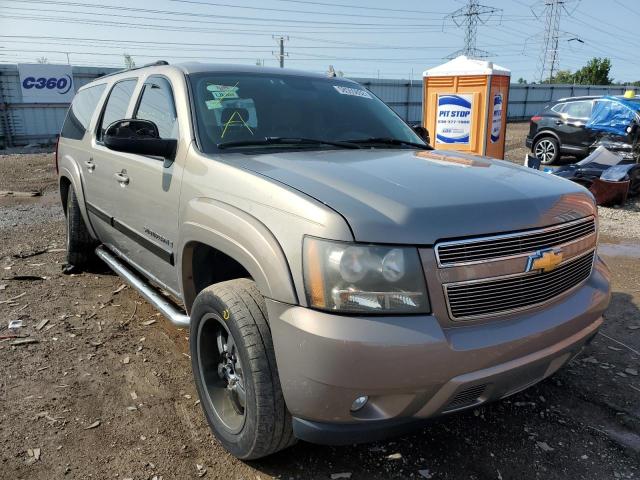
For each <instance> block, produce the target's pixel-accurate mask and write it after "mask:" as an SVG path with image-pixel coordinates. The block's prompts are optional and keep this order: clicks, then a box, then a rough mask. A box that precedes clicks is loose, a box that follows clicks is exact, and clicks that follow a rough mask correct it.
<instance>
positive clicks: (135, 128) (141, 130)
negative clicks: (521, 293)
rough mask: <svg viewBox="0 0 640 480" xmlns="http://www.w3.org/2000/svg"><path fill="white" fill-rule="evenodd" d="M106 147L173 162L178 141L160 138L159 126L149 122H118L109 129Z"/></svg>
mask: <svg viewBox="0 0 640 480" xmlns="http://www.w3.org/2000/svg"><path fill="white" fill-rule="evenodd" d="M102 141H103V142H104V145H105V147H107V148H108V149H110V150H115V151H116V152H126V153H137V154H138V155H151V156H153V157H162V158H163V159H166V160H173V159H174V158H175V156H176V149H177V147H178V141H177V140H174V139H163V138H160V134H159V132H158V126H157V125H156V124H155V123H153V122H151V121H149V120H137V119H125V120H116V121H115V122H113V123H112V124H111V125H109V126H108V127H107V129H106V130H105V132H104V137H103V139H102Z"/></svg>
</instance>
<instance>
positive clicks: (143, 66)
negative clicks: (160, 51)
mask: <svg viewBox="0 0 640 480" xmlns="http://www.w3.org/2000/svg"><path fill="white" fill-rule="evenodd" d="M161 65H169V62H167V61H166V60H156V61H155V62H152V63H146V64H144V65H141V66H139V67H133V68H123V69H122V70H118V71H116V72H111V73H107V74H106V75H103V76H101V77H98V78H105V77H111V76H112V75H118V74H119V73H124V72H130V71H132V70H140V69H141V68H146V67H158V66H161Z"/></svg>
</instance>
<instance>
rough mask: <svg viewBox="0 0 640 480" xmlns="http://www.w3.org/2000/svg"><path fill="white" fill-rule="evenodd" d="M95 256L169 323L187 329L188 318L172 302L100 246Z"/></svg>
mask: <svg viewBox="0 0 640 480" xmlns="http://www.w3.org/2000/svg"><path fill="white" fill-rule="evenodd" d="M96 255H98V257H100V259H102V260H103V261H104V262H105V263H106V264H107V265H109V267H110V268H111V270H113V271H114V272H116V273H117V274H118V275H119V276H120V278H122V279H123V280H124V281H125V282H127V283H128V284H129V285H131V286H132V287H133V288H135V289H136V290H137V291H138V292H139V293H140V295H142V296H143V297H144V298H145V299H146V300H147V301H148V302H149V303H150V304H151V305H153V306H154V307H156V308H157V309H158V310H160V313H162V314H163V315H164V316H165V317H167V318H168V319H169V321H170V322H171V323H173V324H174V325H176V326H178V327H187V328H188V327H189V316H188V315H186V314H185V313H184V312H183V311H182V310H180V309H179V308H178V307H177V306H176V305H175V304H174V303H173V302H171V301H170V300H168V299H167V298H165V297H164V296H162V295H161V294H160V293H159V292H158V291H157V290H156V289H155V288H154V287H153V286H152V285H151V284H149V282H147V281H146V280H144V279H143V278H142V277H141V276H140V275H138V274H137V273H135V272H134V271H132V270H131V269H130V268H129V267H128V266H126V265H125V264H124V263H123V262H122V261H121V260H120V259H118V258H117V257H115V256H114V255H113V254H112V253H111V252H109V251H108V250H107V249H106V248H104V247H103V246H102V245H100V246H99V247H98V248H96Z"/></svg>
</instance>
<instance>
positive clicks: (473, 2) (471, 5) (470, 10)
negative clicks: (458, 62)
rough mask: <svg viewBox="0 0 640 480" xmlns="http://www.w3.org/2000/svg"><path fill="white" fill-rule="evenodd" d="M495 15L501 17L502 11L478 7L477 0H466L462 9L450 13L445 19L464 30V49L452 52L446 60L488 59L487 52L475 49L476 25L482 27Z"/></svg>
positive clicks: (484, 6)
mask: <svg viewBox="0 0 640 480" xmlns="http://www.w3.org/2000/svg"><path fill="white" fill-rule="evenodd" d="M495 15H502V9H501V8H493V7H488V6H486V5H480V3H479V2H478V0H467V4H466V5H465V6H464V7H461V8H459V9H458V10H456V11H455V12H453V13H451V14H450V15H449V16H448V17H447V18H450V19H451V20H453V23H455V24H456V25H457V26H458V27H463V26H464V28H465V34H464V48H461V49H460V50H458V51H456V52H453V53H452V54H451V55H449V56H448V57H447V58H455V57H457V56H459V55H466V56H467V57H472V58H484V57H488V56H489V52H487V51H485V50H480V49H479V48H477V47H476V39H477V36H478V24H482V25H484V24H485V23H487V21H488V20H489V19H490V18H491V17H493V16H495Z"/></svg>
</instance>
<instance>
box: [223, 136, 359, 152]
mask: <svg viewBox="0 0 640 480" xmlns="http://www.w3.org/2000/svg"><path fill="white" fill-rule="evenodd" d="M261 145H331V146H334V147H340V148H361V147H360V146H359V145H356V144H355V143H351V142H332V141H331V140H318V139H315V138H300V137H264V138H261V139H254V140H238V141H235V142H223V143H219V144H218V148H219V149H221V150H223V149H225V148H234V147H252V146H261Z"/></svg>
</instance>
